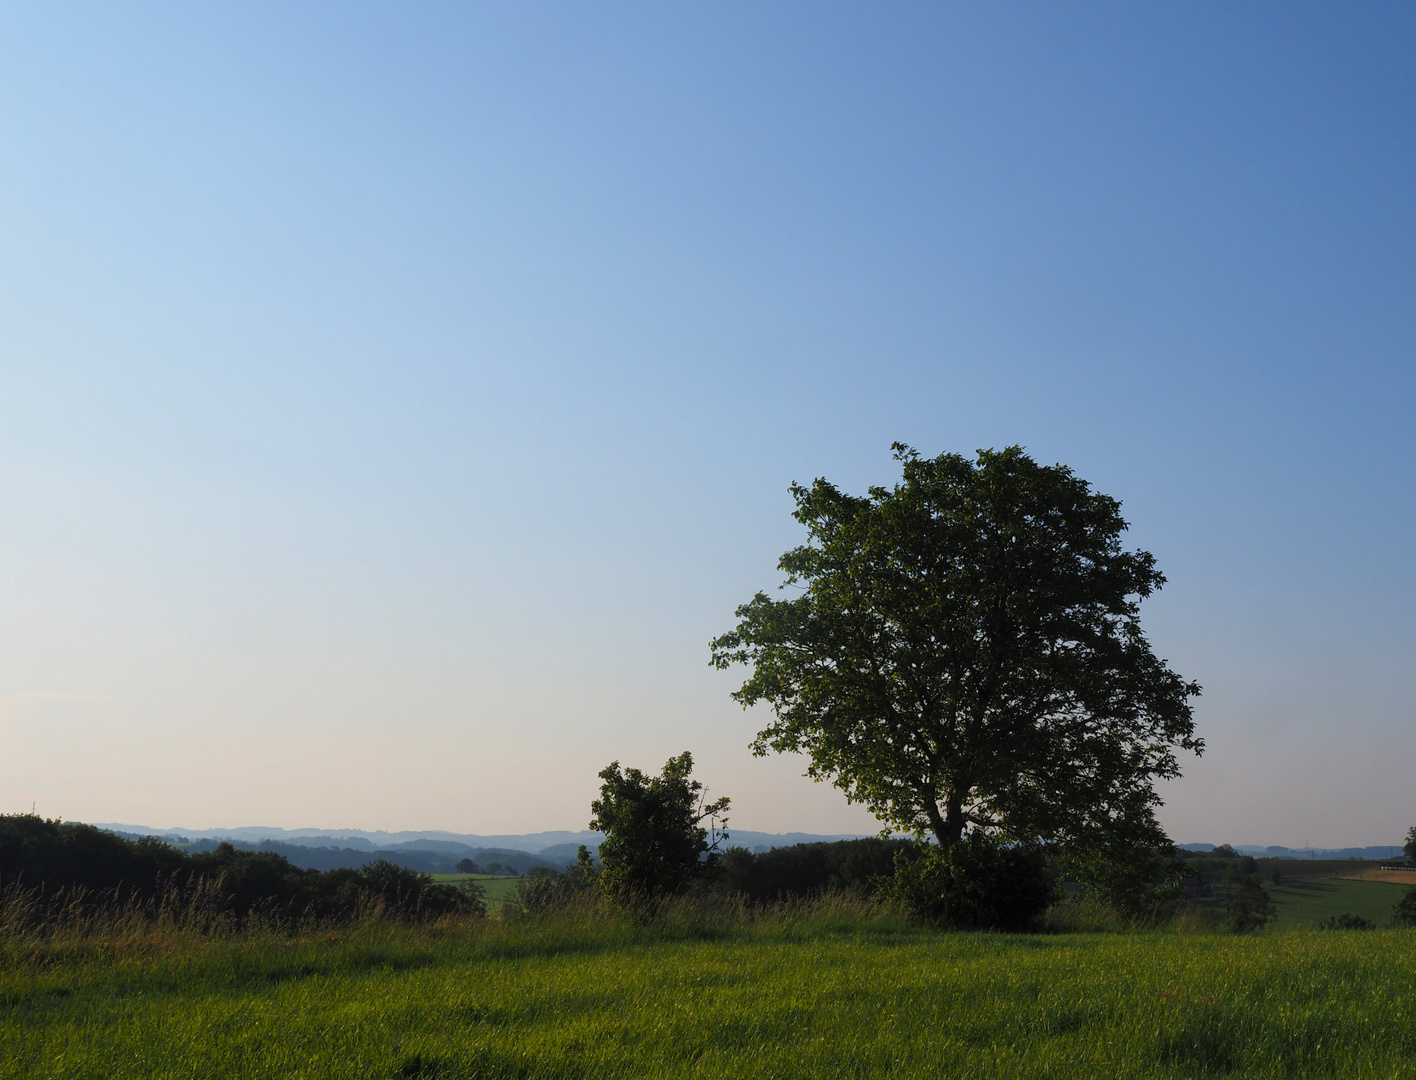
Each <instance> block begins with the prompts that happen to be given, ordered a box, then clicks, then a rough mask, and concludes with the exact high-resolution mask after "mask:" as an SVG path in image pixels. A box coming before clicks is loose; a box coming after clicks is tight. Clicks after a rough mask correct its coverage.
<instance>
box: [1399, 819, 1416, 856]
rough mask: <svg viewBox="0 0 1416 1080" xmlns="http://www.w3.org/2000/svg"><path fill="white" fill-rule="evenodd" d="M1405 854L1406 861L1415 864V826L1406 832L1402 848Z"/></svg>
mask: <svg viewBox="0 0 1416 1080" xmlns="http://www.w3.org/2000/svg"><path fill="white" fill-rule="evenodd" d="M1402 850H1403V851H1404V852H1406V861H1407V862H1410V863H1416V825H1413V826H1411V828H1409V829H1407V830H1406V845H1405V846H1404V847H1403V848H1402Z"/></svg>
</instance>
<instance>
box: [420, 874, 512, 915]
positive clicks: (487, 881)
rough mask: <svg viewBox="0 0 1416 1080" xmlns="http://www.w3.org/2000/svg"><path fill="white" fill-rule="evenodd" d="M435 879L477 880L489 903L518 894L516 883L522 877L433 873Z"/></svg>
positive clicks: (496, 902)
mask: <svg viewBox="0 0 1416 1080" xmlns="http://www.w3.org/2000/svg"><path fill="white" fill-rule="evenodd" d="M430 876H431V877H432V879H433V880H434V881H444V882H448V883H451V884H454V885H455V884H456V883H457V882H459V881H475V882H476V883H477V884H478V885H480V886H482V895H483V896H485V897H486V899H487V905H488V906H489V907H490V906H493V905H495V904H500V903H501V902H502V901H503V900H505V899H506V898H507V897H509V896H515V895H516V883H517V882H518V881H520V880H521V879H520V878H519V877H511V876H509V875H507V874H432V875H430Z"/></svg>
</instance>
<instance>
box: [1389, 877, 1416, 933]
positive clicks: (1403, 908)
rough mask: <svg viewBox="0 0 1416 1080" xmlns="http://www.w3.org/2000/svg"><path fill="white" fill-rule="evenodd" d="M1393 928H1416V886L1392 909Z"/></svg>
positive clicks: (1408, 890)
mask: <svg viewBox="0 0 1416 1080" xmlns="http://www.w3.org/2000/svg"><path fill="white" fill-rule="evenodd" d="M1391 924H1392V925H1393V926H1416V885H1413V886H1411V887H1410V888H1409V889H1407V890H1406V892H1405V893H1404V894H1403V895H1402V897H1401V899H1400V900H1398V901H1397V902H1396V904H1395V905H1394V906H1393V907H1392V909H1391Z"/></svg>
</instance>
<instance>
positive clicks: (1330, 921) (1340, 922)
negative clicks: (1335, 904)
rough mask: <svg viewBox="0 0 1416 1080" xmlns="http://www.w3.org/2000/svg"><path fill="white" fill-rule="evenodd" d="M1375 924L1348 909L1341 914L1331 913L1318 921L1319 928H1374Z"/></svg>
mask: <svg viewBox="0 0 1416 1080" xmlns="http://www.w3.org/2000/svg"><path fill="white" fill-rule="evenodd" d="M1376 928H1377V924H1376V923H1374V922H1372V921H1371V920H1370V919H1364V918H1362V916H1360V915H1353V914H1352V913H1351V912H1350V911H1346V912H1343V913H1342V914H1341V915H1333V916H1331V917H1329V918H1326V919H1324V920H1323V921H1322V922H1320V923H1318V929H1319V930H1375V929H1376Z"/></svg>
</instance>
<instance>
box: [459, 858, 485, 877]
mask: <svg viewBox="0 0 1416 1080" xmlns="http://www.w3.org/2000/svg"><path fill="white" fill-rule="evenodd" d="M457 872H458V873H459V874H480V873H481V872H482V871H481V868H480V867H479V866H478V865H477V864H476V863H474V862H473V861H472V860H471V859H463V860H462V861H461V862H459V863H458V864H457Z"/></svg>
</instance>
